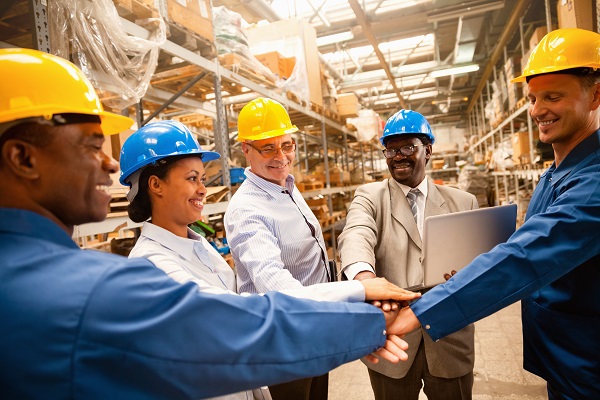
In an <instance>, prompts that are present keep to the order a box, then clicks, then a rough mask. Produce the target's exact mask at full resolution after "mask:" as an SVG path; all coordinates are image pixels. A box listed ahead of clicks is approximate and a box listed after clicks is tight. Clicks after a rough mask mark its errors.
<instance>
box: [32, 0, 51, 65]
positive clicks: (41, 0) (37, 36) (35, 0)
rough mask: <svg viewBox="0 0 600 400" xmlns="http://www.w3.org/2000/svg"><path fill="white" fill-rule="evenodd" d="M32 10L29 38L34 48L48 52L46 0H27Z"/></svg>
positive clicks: (48, 36)
mask: <svg viewBox="0 0 600 400" xmlns="http://www.w3.org/2000/svg"><path fill="white" fill-rule="evenodd" d="M29 9H30V10H31V11H32V13H31V16H32V19H33V28H34V29H32V35H31V39H32V41H33V43H32V45H33V48H34V49H38V50H40V51H45V52H46V53H50V34H49V33H48V1H47V0H29Z"/></svg>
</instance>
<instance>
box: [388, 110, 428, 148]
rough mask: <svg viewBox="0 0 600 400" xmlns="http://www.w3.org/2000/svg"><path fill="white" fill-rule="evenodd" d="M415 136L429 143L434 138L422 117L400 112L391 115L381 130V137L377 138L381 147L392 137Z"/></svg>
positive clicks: (403, 111) (413, 112) (406, 111)
mask: <svg viewBox="0 0 600 400" xmlns="http://www.w3.org/2000/svg"><path fill="white" fill-rule="evenodd" d="M400 135H406V136H416V135H424V136H427V138H428V139H429V140H430V141H431V144H433V142H435V137H434V136H433V132H432V131H431V126H429V122H427V120H426V119H425V117H424V116H422V115H421V114H419V113H418V112H416V111H412V110H400V111H398V112H397V113H396V114H394V115H392V116H391V117H390V118H389V119H388V120H387V122H386V123H385V127H384V128H383V135H382V136H381V137H380V138H379V141H380V142H381V144H382V145H384V146H385V142H387V140H388V139H390V138H391V137H392V136H400Z"/></svg>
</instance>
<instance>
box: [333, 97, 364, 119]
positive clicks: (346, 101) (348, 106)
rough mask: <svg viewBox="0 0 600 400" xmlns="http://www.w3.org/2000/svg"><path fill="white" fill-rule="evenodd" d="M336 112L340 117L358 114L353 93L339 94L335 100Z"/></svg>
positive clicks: (357, 105)
mask: <svg viewBox="0 0 600 400" xmlns="http://www.w3.org/2000/svg"><path fill="white" fill-rule="evenodd" d="M335 105H336V108H337V112H338V114H339V115H340V116H342V117H356V116H358V110H359V103H358V97H356V95H355V94H354V93H343V94H339V95H338V97H337V100H336V102H335Z"/></svg>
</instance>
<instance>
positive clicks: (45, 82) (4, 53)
mask: <svg viewBox="0 0 600 400" xmlns="http://www.w3.org/2000/svg"><path fill="white" fill-rule="evenodd" d="M0 76H1V77H2V85H1V89H0V124H2V123H6V122H11V121H17V120H20V119H25V118H35V117H42V118H46V119H50V118H52V116H53V115H55V114H65V113H73V114H87V115H97V116H99V117H100V121H101V126H102V131H103V132H104V134H105V135H112V134H115V133H119V132H122V131H125V130H127V129H128V128H129V127H130V126H131V125H132V124H133V120H132V119H131V118H128V117H125V116H123V115H119V114H114V113H111V112H107V111H104V108H103V107H102V103H101V102H100V99H99V98H98V95H97V93H96V91H95V89H94V87H93V86H92V84H91V83H90V81H89V80H88V79H87V77H86V76H85V75H84V74H83V72H82V71H81V70H80V69H79V68H77V67H76V66H75V65H74V64H72V63H71V62H69V61H67V60H65V59H63V58H60V57H57V56H55V55H52V54H48V53H44V52H41V51H38V50H32V49H20V48H19V49H17V48H10V49H0Z"/></svg>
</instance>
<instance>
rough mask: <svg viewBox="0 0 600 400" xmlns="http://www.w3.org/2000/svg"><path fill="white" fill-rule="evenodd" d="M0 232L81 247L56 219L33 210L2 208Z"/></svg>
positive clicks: (0, 211)
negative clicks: (53, 219)
mask: <svg viewBox="0 0 600 400" xmlns="http://www.w3.org/2000/svg"><path fill="white" fill-rule="evenodd" d="M0 232H6V233H10V234H16V235H23V236H31V237H35V238H38V239H42V240H47V241H50V242H54V243H57V244H60V245H63V246H67V247H73V248H77V249H78V248H79V246H78V245H77V243H75V242H74V241H73V239H72V238H70V237H69V235H68V234H67V232H65V231H64V230H63V229H62V228H61V227H60V226H58V225H57V224H56V223H55V222H54V221H52V220H50V219H49V218H46V217H44V216H43V215H40V214H38V213H36V212H33V211H28V210H22V209H18V208H0ZM75 232H76V231H75Z"/></svg>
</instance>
